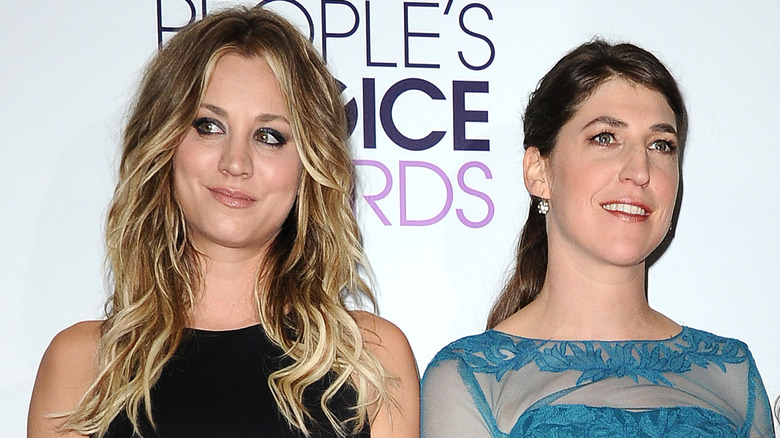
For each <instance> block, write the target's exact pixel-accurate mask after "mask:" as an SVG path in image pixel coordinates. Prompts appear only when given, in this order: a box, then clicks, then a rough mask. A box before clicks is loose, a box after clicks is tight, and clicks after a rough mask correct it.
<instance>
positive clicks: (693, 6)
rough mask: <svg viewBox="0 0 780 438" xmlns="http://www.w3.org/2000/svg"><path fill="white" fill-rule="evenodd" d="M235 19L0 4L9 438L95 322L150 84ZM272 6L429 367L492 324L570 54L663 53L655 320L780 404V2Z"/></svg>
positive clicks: (2, 384)
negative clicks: (326, 93)
mask: <svg viewBox="0 0 780 438" xmlns="http://www.w3.org/2000/svg"><path fill="white" fill-rule="evenodd" d="M235 3H237V2H226V1H206V0H146V1H144V2H140V1H124V2H97V1H86V0H82V1H78V0H73V1H69V2H11V1H10V0H2V1H0V4H1V5H2V13H0V36H2V48H1V49H0V50H2V64H0V80H2V85H0V104H2V106H3V109H4V111H3V122H4V123H3V124H2V125H3V128H4V129H3V130H2V134H0V153H1V157H2V158H0V182H2V187H3V189H2V190H0V207H2V209H3V212H2V213H1V214H0V254H1V255H0V257H1V260H2V263H0V294H1V295H0V299H1V301H0V343H1V345H2V346H3V349H4V354H3V357H4V360H3V361H2V362H0V370H1V372H0V435H2V436H23V434H24V428H25V417H26V410H27V404H28V403H29V397H30V391H31V389H32V383H33V380H34V378H35V373H36V370H37V366H38V362H39V361H40V358H41V355H42V354H43V351H44V350H45V348H46V346H47V345H48V342H49V341H50V340H51V338H52V337H53V336H54V335H55V334H56V333H57V332H58V331H59V330H61V329H63V328H65V327H67V326H69V325H71V324H73V323H75V322H77V321H79V320H83V319H98V318H100V317H101V315H102V311H103V310H102V309H103V303H104V301H105V298H106V287H105V270H104V261H103V260H104V250H103V241H102V232H103V222H104V218H105V212H106V206H107V204H108V201H109V199H110V195H111V192H112V190H113V186H114V183H115V175H116V167H117V162H118V159H117V157H118V148H119V144H120V138H121V131H122V127H123V121H124V120H125V117H126V113H127V106H128V104H129V103H130V102H131V100H132V96H133V93H134V92H135V89H136V87H137V85H138V81H139V77H140V74H141V71H142V70H143V68H144V66H145V64H146V62H147V61H148V60H149V59H150V57H151V56H152V55H153V54H154V52H155V51H156V50H157V48H158V46H159V44H164V43H165V41H167V40H168V39H169V38H170V37H171V36H172V35H173V34H175V32H177V31H178V29H179V28H181V27H182V26H183V25H185V24H186V23H188V22H189V21H191V20H197V19H200V18H202V17H203V16H204V15H207V14H208V13H210V12H211V11H214V10H217V9H219V8H222V7H225V6H228V5H231V4H235ZM267 3H269V4H268V7H270V8H273V9H274V10H277V11H278V12H280V13H281V14H283V15H284V16H286V17H287V18H289V19H290V20H292V21H293V22H295V23H296V25H298V26H299V28H300V30H301V31H302V32H303V33H304V34H305V35H308V36H309V38H310V39H311V40H312V41H313V42H314V44H315V45H316V46H317V47H318V48H319V49H320V51H321V53H322V54H323V56H324V57H325V58H326V60H327V62H328V65H329V66H330V67H331V69H332V71H333V73H334V75H335V76H336V77H337V79H338V80H339V82H340V83H341V84H342V86H343V98H344V102H345V105H346V108H347V111H348V113H349V114H350V115H351V117H350V120H351V122H350V130H351V138H350V142H351V147H352V149H353V152H354V156H355V164H356V166H357V168H358V176H359V181H358V184H359V194H358V198H357V204H356V212H357V215H358V218H359V221H360V225H361V228H362V232H363V236H364V243H365V247H366V251H367V253H368V257H369V260H370V263H371V267H372V268H373V273H374V287H375V289H376V293H377V296H378V302H379V310H380V314H381V315H382V316H384V317H385V318H387V319H390V320H391V321H393V322H394V323H395V324H397V325H398V326H399V327H400V328H401V329H403V330H404V332H405V333H406V334H407V336H408V338H409V340H410V342H411V345H412V347H413V349H414V352H415V355H416V357H417V361H418V365H419V367H420V370H421V372H422V370H423V369H424V367H425V366H426V365H427V363H428V361H429V360H430V359H431V358H432V356H433V355H434V354H435V353H436V351H438V349H439V348H441V347H443V346H444V345H445V344H447V343H448V342H450V341H452V340H454V339H456V338H458V337H461V336H464V335H468V334H473V333H477V332H480V331H482V330H483V329H484V325H485V319H486V316H487V312H488V309H489V307H490V305H491V303H492V301H493V299H494V298H495V296H496V294H497V293H498V291H499V290H500V288H501V285H502V283H503V281H504V279H505V278H506V275H507V272H508V269H509V268H510V266H511V262H512V258H513V254H514V247H515V243H516V240H517V235H518V232H519V230H520V227H521V226H522V224H523V222H524V221H525V216H526V214H527V205H528V195H527V193H526V191H525V188H524V186H523V182H522V166H521V160H522V146H521V144H522V126H521V121H520V117H521V114H522V111H523V107H524V105H525V102H526V101H527V98H528V95H529V93H530V92H531V91H532V90H533V89H534V87H535V85H536V83H537V81H538V80H539V79H540V78H541V76H542V75H543V74H544V73H545V72H546V71H547V70H548V69H549V68H550V67H551V66H552V65H553V64H554V63H555V62H556V61H557V60H558V59H559V58H560V57H561V56H562V55H563V54H565V53H566V52H567V51H569V50H570V49H572V48H573V47H575V46H577V45H579V44H581V43H582V42H584V41H587V40H590V39H592V38H593V37H595V36H599V37H602V38H605V39H607V40H610V41H630V42H634V43H637V44H639V45H641V46H643V47H645V48H647V49H649V50H650V51H652V52H654V53H655V54H656V55H657V56H658V57H659V58H661V59H662V60H663V61H664V62H665V63H666V64H667V66H668V67H669V68H670V69H671V70H672V72H673V73H674V74H675V76H676V77H677V79H678V80H679V82H680V84H681V87H682V90H683V93H684V95H685V97H686V100H687V104H688V108H689V112H690V125H691V129H690V137H689V142H688V146H687V152H686V157H685V163H684V167H683V179H684V194H683V198H682V205H681V213H680V216H679V220H678V222H677V225H676V227H675V236H674V239H673V240H672V241H671V244H670V245H669V247H668V249H667V250H666V252H664V253H663V254H662V255H661V257H660V258H659V259H658V260H657V261H656V262H655V263H654V264H653V265H652V267H651V268H650V270H649V280H648V288H649V299H650V302H651V305H652V306H653V307H654V308H656V309H658V310H659V311H661V312H663V313H665V314H666V315H668V316H669V317H671V318H672V319H674V320H675V321H677V322H679V323H681V324H685V325H689V326H693V327H696V328H700V329H704V330H707V331H712V332H715V333H718V334H721V335H724V336H731V337H737V338H740V339H742V340H744V341H746V342H747V343H748V344H749V345H750V347H751V349H752V351H753V354H754V356H755V358H756V362H757V364H758V368H759V370H760V371H761V373H762V374H763V376H764V381H765V384H766V386H767V391H768V392H769V394H770V397H772V398H774V397H775V396H777V395H778V394H779V393H780V342H778V333H780V323H778V314H780V293H778V292H779V291H778V286H777V284H778V281H777V276H776V272H777V262H778V260H780V249H778V248H780V231H778V228H777V225H776V220H777V217H778V216H780V202H779V201H780V184H779V183H778V181H777V174H778V169H779V168H780V147H779V146H780V145H779V144H778V143H779V142H778V140H777V137H778V132H777V121H776V119H777V117H778V115H780V110H778V102H779V101H780V90H779V88H778V77H780V60H779V58H778V57H776V56H775V50H776V48H777V47H780V31H778V30H777V26H776V23H777V22H778V20H780V4H778V3H776V2H773V1H768V0H767V1H751V2H731V1H708V2H700V1H697V2H677V1H672V0H661V1H655V2H643V3H640V2H623V1H608V0H598V1H597V0H593V1H588V2H583V1H573V0H568V1H545V2H541V1H530V0H512V1H509V0H482V1H471V0H440V1H432V0H426V1H423V0H420V1H402V0H272V1H270V2H267ZM243 4H247V5H252V4H257V2H243Z"/></svg>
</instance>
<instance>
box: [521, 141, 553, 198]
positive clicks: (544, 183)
mask: <svg viewBox="0 0 780 438" xmlns="http://www.w3.org/2000/svg"><path fill="white" fill-rule="evenodd" d="M523 180H524V182H525V188H526V189H527V190H528V193H530V194H531V195H532V196H536V197H537V198H543V199H549V198H550V187H549V184H548V178H547V160H546V159H545V158H544V157H542V154H541V153H539V148H537V147H535V146H530V147H528V149H526V150H525V155H523Z"/></svg>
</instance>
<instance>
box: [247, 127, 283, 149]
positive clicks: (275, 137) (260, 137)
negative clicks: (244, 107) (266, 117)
mask: <svg viewBox="0 0 780 438" xmlns="http://www.w3.org/2000/svg"><path fill="white" fill-rule="evenodd" d="M254 139H255V140H256V141H259V142H260V143H265V144H267V145H270V146H276V147H282V146H284V145H285V144H286V143H287V138H286V137H285V135H284V134H282V133H281V132H279V131H277V130H276V129H273V128H268V127H264V128H260V129H258V130H257V131H255V135H254Z"/></svg>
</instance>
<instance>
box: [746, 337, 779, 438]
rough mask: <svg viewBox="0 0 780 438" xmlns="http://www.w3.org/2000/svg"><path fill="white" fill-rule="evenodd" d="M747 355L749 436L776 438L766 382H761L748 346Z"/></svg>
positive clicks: (747, 420)
mask: <svg viewBox="0 0 780 438" xmlns="http://www.w3.org/2000/svg"><path fill="white" fill-rule="evenodd" d="M745 354H746V356H747V358H748V362H749V364H750V367H749V369H748V376H747V378H748V382H747V387H748V412H747V419H746V423H747V424H748V425H749V426H750V430H749V433H750V435H749V436H750V437H754V438H766V437H774V436H775V432H774V422H773V419H772V408H771V406H770V404H769V397H768V396H767V394H766V389H764V382H762V381H761V375H759V374H758V369H757V368H756V363H755V361H754V360H753V355H752V354H751V353H750V350H748V348H747V346H745Z"/></svg>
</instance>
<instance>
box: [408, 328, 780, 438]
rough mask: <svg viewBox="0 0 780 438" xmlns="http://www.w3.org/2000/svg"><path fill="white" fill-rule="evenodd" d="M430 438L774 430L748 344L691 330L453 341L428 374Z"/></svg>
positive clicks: (425, 393) (760, 433)
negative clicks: (623, 336)
mask: <svg viewBox="0 0 780 438" xmlns="http://www.w3.org/2000/svg"><path fill="white" fill-rule="evenodd" d="M422 436H423V437H425V438H434V437H448V438H451V437H469V438H472V437H474V438H476V437H545V438H548V437H560V438H563V437H681V438H682V437H684V438H692V437H774V436H775V435H774V431H773V424H772V414H771V409H770V406H769V400H768V398H767V395H766V391H765V390H764V386H763V384H762V382H761V377H760V376H759V374H758V370H757V369H756V365H755V363H754V362H753V357H752V356H751V355H750V351H749V350H748V348H747V346H746V345H745V344H744V343H742V342H740V341H737V340H734V339H728V338H722V337H719V336H715V335H713V334H711V333H707V332H703V331H700V330H696V329H692V328H688V327H684V328H683V329H682V332H680V334H678V335H677V336H675V337H673V338H671V339H666V340H660V341H549V340H539V339H527V338H522V337H517V336H512V335H509V334H506V333H502V332H498V331H495V330H489V331H487V332H485V333H482V334H480V335H476V336H469V337H466V338H463V339H460V340H458V341H455V342H453V343H452V344H450V345H449V346H447V347H445V348H444V349H443V350H442V351H440V352H439V353H438V354H437V355H436V357H434V359H433V360H432V361H431V363H430V365H428V369H427V370H426V371H425V375H424V376H423V381H422Z"/></svg>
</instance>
